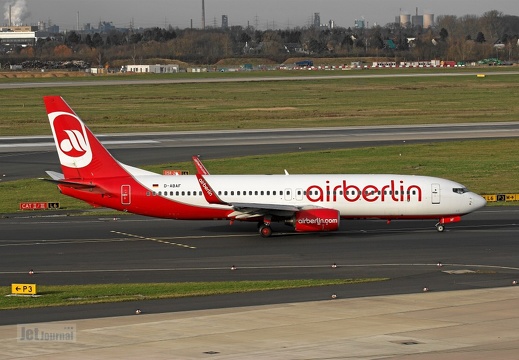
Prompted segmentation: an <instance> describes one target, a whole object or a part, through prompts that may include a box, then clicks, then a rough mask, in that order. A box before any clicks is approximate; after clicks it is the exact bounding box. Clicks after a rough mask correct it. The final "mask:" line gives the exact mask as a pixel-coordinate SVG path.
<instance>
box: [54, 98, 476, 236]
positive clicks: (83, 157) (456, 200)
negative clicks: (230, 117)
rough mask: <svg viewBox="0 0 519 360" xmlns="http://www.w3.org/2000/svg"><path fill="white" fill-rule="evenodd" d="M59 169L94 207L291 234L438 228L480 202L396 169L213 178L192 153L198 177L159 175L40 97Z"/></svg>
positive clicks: (58, 180)
mask: <svg viewBox="0 0 519 360" xmlns="http://www.w3.org/2000/svg"><path fill="white" fill-rule="evenodd" d="M44 103H45V106H46V110H47V114H48V118H49V122H50V126H51V129H52V134H53V136H54V141H55V145H56V149H57V152H58V155H59V160H60V163H61V169H62V171H63V173H57V172H54V171H47V174H48V175H49V176H50V177H51V179H47V180H48V181H51V182H53V183H55V184H57V187H58V188H59V190H60V191H61V192H62V193H63V194H65V195H68V196H71V197H74V198H77V199H80V200H83V201H85V202H87V203H89V204H91V205H93V206H97V207H107V208H112V209H116V210H119V211H124V212H129V213H134V214H140V215H146V216H150V217H159V218H169V219H182V220H216V219H223V220H227V221H230V223H233V222H234V221H251V222H256V223H257V224H258V230H259V233H260V235H261V236H262V237H269V236H271V235H272V227H271V224H272V223H273V222H281V223H285V224H287V225H290V226H291V227H292V228H293V230H294V231H295V232H303V233H304V232H326V231H336V230H338V229H339V225H340V221H341V219H383V220H386V221H387V222H388V223H390V222H391V221H392V220H395V219H435V220H437V224H436V229H437V231H439V232H442V231H444V229H445V225H446V224H450V223H454V222H458V221H460V220H461V216H463V215H466V214H469V213H471V212H473V211H475V210H478V209H480V208H482V207H483V206H485V204H486V201H485V199H484V198H482V197H481V196H479V195H477V194H476V193H473V192H471V191H469V190H468V189H467V188H466V187H465V186H463V185H461V184H459V183H457V182H454V181H451V180H447V179H442V178H438V177H430V176H414V175H397V174H376V175H368V174H363V175H362V174H308V175H291V174H289V173H288V172H287V171H286V170H285V174H284V175H281V174H280V175H211V174H210V173H209V171H208V170H207V169H206V168H205V166H204V165H203V164H202V162H201V161H200V159H199V158H198V157H197V156H194V157H193V161H194V163H195V167H196V169H197V173H196V174H195V175H179V176H172V175H159V174H156V173H153V172H150V171H146V170H143V169H139V168H136V167H132V166H129V165H126V164H123V163H121V162H119V161H117V160H116V159H115V158H113V157H112V155H111V154H110V153H109V152H108V150H107V149H106V148H105V147H104V146H103V145H102V144H101V142H100V141H99V140H98V139H97V138H96V137H95V136H94V134H93V133H92V132H91V131H90V130H89V128H88V127H87V126H86V125H85V124H84V122H83V121H82V120H81V119H80V118H79V116H78V115H76V113H75V112H74V111H73V110H72V109H71V108H70V107H69V105H68V104H67V103H66V102H65V100H63V98H62V97H60V96H44Z"/></svg>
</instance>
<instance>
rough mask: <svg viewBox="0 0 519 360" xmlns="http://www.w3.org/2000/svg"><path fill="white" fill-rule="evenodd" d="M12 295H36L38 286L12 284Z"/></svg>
mask: <svg viewBox="0 0 519 360" xmlns="http://www.w3.org/2000/svg"><path fill="white" fill-rule="evenodd" d="M11 294H14V295H36V284H11Z"/></svg>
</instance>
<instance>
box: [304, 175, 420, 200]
mask: <svg viewBox="0 0 519 360" xmlns="http://www.w3.org/2000/svg"><path fill="white" fill-rule="evenodd" d="M339 191H341V192H342V195H339ZM338 196H339V197H343V198H344V200H346V201H349V202H355V201H358V200H360V199H361V198H362V199H363V200H365V201H368V202H375V201H394V202H398V201H411V197H413V198H415V199H416V200H417V201H422V189H421V188H420V187H419V186H418V185H405V184H404V181H403V180H400V181H399V183H398V184H397V181H395V180H391V181H390V182H389V184H386V185H383V186H382V187H377V186H375V185H366V186H364V187H361V186H357V185H354V184H347V182H346V180H343V181H342V184H339V185H331V184H330V181H329V180H326V185H325V186H324V188H323V187H321V186H319V185H310V186H309V187H308V189H307V190H306V198H307V199H308V200H310V201H312V202H324V201H326V202H336V201H337V198H338Z"/></svg>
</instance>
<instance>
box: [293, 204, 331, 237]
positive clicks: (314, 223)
mask: <svg viewBox="0 0 519 360" xmlns="http://www.w3.org/2000/svg"><path fill="white" fill-rule="evenodd" d="M340 218H341V217H340V213H339V211H337V210H334V209H309V210H301V211H298V212H297V213H296V214H295V216H294V220H293V225H294V229H295V231H297V232H318V231H336V230H338V229H339V222H340Z"/></svg>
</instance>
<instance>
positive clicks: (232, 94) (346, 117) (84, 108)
mask: <svg viewBox="0 0 519 360" xmlns="http://www.w3.org/2000/svg"><path fill="white" fill-rule="evenodd" d="M518 94H519V75H516V74H515V73H513V74H507V75H489V76H487V77H486V78H477V77H476V76H457V77H449V76H442V77H406V78H381V79H365V78H362V79H361V78H353V79H339V80H333V79H325V80H301V81H265V82H254V83H251V82H237V83H205V84H202V83H197V84H169V85H127V86H85V87H68V88H47V89H39V88H32V89H10V90H0V96H1V97H2V101H1V102H0V134H1V136H6V135H36V134H38V135H49V134H50V129H49V127H48V122H47V118H46V113H45V109H44V106H43V102H42V96H44V95H62V96H63V97H64V98H65V100H66V101H67V102H68V103H69V105H71V106H72V107H73V109H74V110H75V111H76V113H77V114H78V115H79V116H80V117H81V118H82V119H83V120H85V121H86V122H87V124H88V126H89V127H90V128H91V129H92V130H93V131H94V132H95V133H108V132H127V131H132V132H137V131H183V130H202V129H205V130H208V129H246V128H280V127H283V128H285V127H312V126H353V125H355V126H359V125H360V126H363V125H400V124H430V123H445V124H449V123H460V122H482V121H513V120H517V114H518V113H519V103H518V101H517V95H518Z"/></svg>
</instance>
